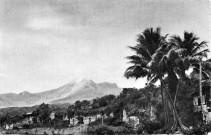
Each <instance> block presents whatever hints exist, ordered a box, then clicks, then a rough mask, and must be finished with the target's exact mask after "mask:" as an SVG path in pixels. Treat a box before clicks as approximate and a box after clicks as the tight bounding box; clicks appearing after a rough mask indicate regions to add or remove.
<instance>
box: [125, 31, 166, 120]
mask: <svg viewBox="0 0 211 135" xmlns="http://www.w3.org/2000/svg"><path fill="white" fill-rule="evenodd" d="M166 37H167V35H166V36H165V37H164V36H161V33H160V28H156V30H155V31H153V28H148V29H146V30H144V32H143V33H142V34H139V35H138V39H137V42H138V44H137V45H136V46H134V47H132V46H129V48H130V49H131V50H132V51H134V52H135V53H136V54H135V55H132V56H128V57H126V58H127V59H129V60H130V61H129V63H130V64H132V66H130V67H128V68H127V69H126V71H125V74H124V76H125V77H126V78H135V79H138V78H143V77H147V80H148V82H150V83H155V82H156V81H157V80H158V79H159V80H160V81H161V80H162V77H163V76H164V74H165V73H164V72H161V70H160V67H159V65H160V64H159V63H160V61H161V60H162V58H163V56H164V55H165V54H166V53H167V52H168V51H169V49H170V48H169V46H168V43H167V42H166V40H165V38H166ZM162 87H163V84H162V83H161V93H162V94H161V95H162V101H163V106H164V112H165V116H166V120H167V118H168V117H167V112H166V104H165V95H164V92H163V89H162ZM166 124H167V121H166Z"/></svg>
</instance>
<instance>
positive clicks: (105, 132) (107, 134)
mask: <svg viewBox="0 0 211 135" xmlns="http://www.w3.org/2000/svg"><path fill="white" fill-rule="evenodd" d="M87 133H88V134H94V135H112V134H114V132H113V130H112V128H111V127H110V126H107V125H99V126H92V127H89V128H88V131H87Z"/></svg>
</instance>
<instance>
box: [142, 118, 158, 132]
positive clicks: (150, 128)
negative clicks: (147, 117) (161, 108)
mask: <svg viewBox="0 0 211 135" xmlns="http://www.w3.org/2000/svg"><path fill="white" fill-rule="evenodd" d="M160 128H161V124H160V122H158V121H147V122H146V123H145V124H144V130H145V131H147V133H149V134H152V133H153V132H154V131H157V130H159V129H160Z"/></svg>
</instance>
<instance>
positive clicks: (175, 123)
mask: <svg viewBox="0 0 211 135" xmlns="http://www.w3.org/2000/svg"><path fill="white" fill-rule="evenodd" d="M179 86H180V85H179V83H178V84H177V90H176V93H175V95H174V106H175V108H176V100H177V94H178V91H179ZM176 127H177V121H176V117H175V115H174V123H173V125H172V127H171V129H172V130H175V129H176Z"/></svg>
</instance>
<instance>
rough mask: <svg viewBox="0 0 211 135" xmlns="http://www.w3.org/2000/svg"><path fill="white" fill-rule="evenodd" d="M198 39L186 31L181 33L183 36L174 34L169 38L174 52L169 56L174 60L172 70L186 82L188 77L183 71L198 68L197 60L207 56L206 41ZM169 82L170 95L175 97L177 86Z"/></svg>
mask: <svg viewBox="0 0 211 135" xmlns="http://www.w3.org/2000/svg"><path fill="white" fill-rule="evenodd" d="M198 40H199V38H198V37H197V36H196V35H195V34H194V33H192V32H186V31H185V32H184V34H183V38H181V37H180V36H176V35H174V36H172V37H171V39H170V44H171V45H172V46H174V47H173V49H172V50H173V51H174V53H175V54H176V55H174V57H173V58H171V60H173V61H172V62H174V71H175V72H176V74H177V75H178V76H179V77H180V78H181V79H184V80H185V81H187V82H188V79H187V78H188V77H187V76H186V74H185V71H187V70H188V69H190V68H193V69H194V70H199V61H200V60H201V59H203V58H205V57H207V52H209V49H207V48H206V47H207V42H206V41H202V42H198ZM175 56H176V57H175ZM203 74H206V72H204V71H203ZM169 84H170V85H171V84H172V85H171V86H169V87H170V89H171V92H172V95H174V99H176V93H177V90H178V89H177V88H178V87H176V85H175V84H174V83H169ZM175 91H176V92H175Z"/></svg>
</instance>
